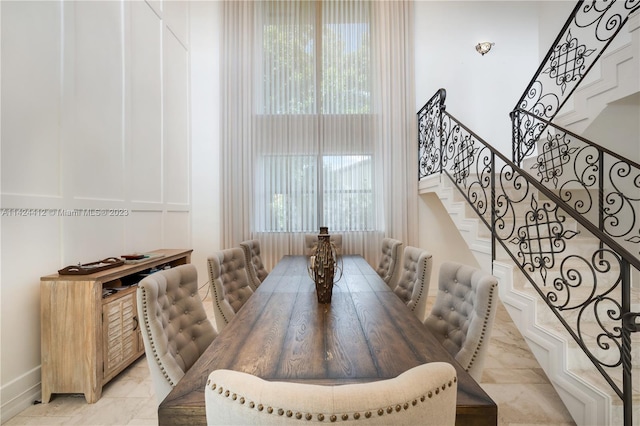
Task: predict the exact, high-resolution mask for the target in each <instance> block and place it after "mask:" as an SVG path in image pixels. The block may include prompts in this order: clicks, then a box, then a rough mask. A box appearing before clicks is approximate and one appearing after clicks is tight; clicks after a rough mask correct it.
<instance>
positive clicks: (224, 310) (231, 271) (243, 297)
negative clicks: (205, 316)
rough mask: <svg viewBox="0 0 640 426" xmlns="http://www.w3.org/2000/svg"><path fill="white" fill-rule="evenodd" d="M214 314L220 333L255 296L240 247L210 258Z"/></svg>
mask: <svg viewBox="0 0 640 426" xmlns="http://www.w3.org/2000/svg"><path fill="white" fill-rule="evenodd" d="M207 265H208V270H209V286H210V289H211V295H212V299H213V314H214V317H215V321H216V328H217V330H218V333H220V332H221V331H222V330H223V329H224V327H226V326H227V324H229V321H231V319H232V318H233V317H234V316H235V314H236V312H238V311H239V310H240V308H242V306H243V305H244V304H245V302H246V301H247V300H249V297H251V296H252V295H253V290H252V288H251V284H252V282H251V278H249V271H248V268H247V263H246V258H245V255H244V252H243V251H242V249H241V248H240V247H234V248H230V249H225V250H219V251H217V252H215V253H214V254H213V255H212V256H209V257H208V258H207Z"/></svg>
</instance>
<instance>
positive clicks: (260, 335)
mask: <svg viewBox="0 0 640 426" xmlns="http://www.w3.org/2000/svg"><path fill="white" fill-rule="evenodd" d="M435 361H445V362H449V363H451V364H453V366H454V367H455V368H456V370H457V375H458V397H457V409H456V424H459V425H496V424H497V421H498V420H497V418H498V408H497V405H496V403H495V402H494V401H493V400H492V399H491V398H490V397H489V395H487V393H486V392H485V391H484V390H483V389H482V388H481V387H480V385H479V384H478V383H477V382H476V381H475V380H474V379H473V378H472V377H471V376H470V375H469V374H468V373H467V372H466V371H465V370H464V369H463V368H462V367H461V366H460V365H459V364H458V363H457V362H456V361H455V359H454V358H453V357H452V356H451V355H450V354H449V353H448V352H447V351H446V350H445V348H444V347H443V346H442V345H441V344H440V342H439V341H438V340H437V339H436V338H435V336H434V335H433V334H432V333H431V332H430V331H429V329H427V328H426V327H425V326H424V325H423V324H422V322H420V321H419V320H418V318H417V317H416V316H415V315H414V314H413V312H411V311H410V310H409V309H408V307H407V306H406V305H405V304H404V303H403V302H402V301H401V300H400V298H398V297H397V296H396V295H395V294H394V293H393V291H391V289H390V288H389V287H388V286H387V285H386V283H385V282H384V281H383V280H382V279H381V278H380V277H379V276H378V274H377V273H376V272H375V271H374V270H373V268H372V267H371V266H370V265H369V264H368V263H367V262H366V261H365V259H364V258H363V257H361V256H343V257H342V277H341V279H340V280H339V281H338V282H337V283H336V284H335V285H334V287H333V297H332V301H331V303H330V304H320V303H318V301H317V298H316V293H315V287H314V284H313V280H312V279H311V278H310V276H309V274H308V272H307V258H306V257H304V256H285V257H284V258H282V260H281V261H280V262H279V263H278V264H277V265H276V266H275V267H274V269H273V270H272V271H271V272H270V273H269V275H268V277H267V278H266V279H265V280H264V282H263V283H262V284H261V285H260V286H259V287H258V289H257V291H256V292H255V293H254V294H253V295H252V296H251V297H250V298H249V300H248V301H247V302H246V303H245V304H244V306H243V307H242V308H241V309H240V310H239V311H238V312H237V314H236V315H235V317H234V318H233V319H232V320H231V321H230V322H229V324H228V325H227V326H226V327H225V328H224V329H223V330H222V332H221V333H220V335H219V336H218V337H216V339H215V340H214V341H213V342H212V343H211V345H210V346H209V347H208V348H207V349H206V351H205V352H204V353H203V354H202V356H201V357H200V359H199V360H198V361H197V362H196V363H195V364H194V365H193V366H192V367H191V369H189V371H187V373H186V374H185V376H184V377H183V378H182V380H180V382H179V383H178V384H177V385H176V387H175V388H174V389H173V390H172V391H171V393H169V395H167V397H166V398H165V399H164V401H163V402H162V403H161V404H160V406H159V407H158V423H159V424H160V425H194V424H206V415H205V401H204V388H205V383H206V381H207V378H208V376H209V373H211V372H212V371H214V370H217V369H230V370H237V371H243V372H245V373H250V374H253V375H255V376H258V377H261V378H263V379H266V380H272V381H288V382H299V383H312V384H322V385H340V384H347V383H361V382H370V381H375V380H383V379H390V378H393V377H396V376H398V375H399V374H401V373H403V372H405V371H407V370H409V369H411V368H413V367H415V366H418V365H420V364H424V363H428V362H435Z"/></svg>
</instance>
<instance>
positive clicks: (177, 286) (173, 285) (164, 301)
mask: <svg viewBox="0 0 640 426" xmlns="http://www.w3.org/2000/svg"><path fill="white" fill-rule="evenodd" d="M136 303H137V308H138V315H140V319H141V324H140V329H141V332H142V341H143V342H144V349H145V353H146V357H147V363H148V364H149V370H150V372H151V379H152V382H153V386H154V389H155V394H156V399H157V401H158V404H160V403H161V402H162V400H163V399H164V398H165V397H166V396H167V394H168V393H169V392H170V391H171V389H173V387H174V386H175V385H176V384H177V383H178V382H179V381H180V379H181V378H182V377H183V376H184V374H185V373H186V372H187V370H189V368H191V366H192V365H193V364H194V363H195V362H196V360H197V359H198V358H200V355H202V353H203V352H204V350H205V349H206V348H207V347H208V346H209V344H211V342H212V341H213V339H214V338H215V337H216V336H217V333H216V332H215V330H214V328H213V325H212V324H211V322H210V321H209V320H208V319H207V313H206V312H205V310H204V306H203V304H202V300H201V299H200V295H199V294H198V273H197V271H196V267H195V266H194V265H191V264H187V265H180V266H176V267H174V268H171V269H167V270H163V271H159V272H156V273H154V274H151V275H149V276H147V277H145V278H143V279H142V280H141V281H140V283H138V289H137V298H136Z"/></svg>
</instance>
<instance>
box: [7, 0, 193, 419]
mask: <svg viewBox="0 0 640 426" xmlns="http://www.w3.org/2000/svg"><path fill="white" fill-rule="evenodd" d="M0 8H1V19H2V22H1V31H2V34H1V40H2V46H1V64H2V69H1V72H2V73H1V77H2V86H1V90H2V92H1V95H2V96H1V97H2V117H1V138H2V139H1V164H2V169H1V173H2V175H1V177H2V181H1V192H2V200H1V207H2V208H3V209H10V208H34V209H46V210H40V211H39V212H40V213H45V212H46V213H47V216H46V217H36V216H33V215H32V216H29V217H17V216H10V217H7V216H5V217H2V218H1V224H0V229H1V237H2V244H1V261H2V270H1V287H0V288H1V292H2V293H1V296H2V297H1V302H0V303H1V310H0V318H1V329H0V336H1V338H2V341H3V342H11V344H3V345H1V348H0V357H1V360H0V363H1V365H2V370H1V375H0V386H1V388H0V390H1V404H2V406H1V410H2V420H3V421H4V420H6V419H7V418H9V417H11V416H12V415H14V414H16V413H17V412H18V411H20V410H21V409H23V408H24V407H26V406H27V405H28V404H30V403H31V402H32V401H33V400H35V399H38V398H39V396H40V386H39V383H40V323H39V322H40V294H39V287H40V286H39V284H40V283H39V278H40V277H41V276H43V275H48V274H51V273H55V272H56V271H57V270H58V269H60V268H62V267H64V266H67V265H70V264H76V263H78V262H82V263H86V262H90V261H95V260H98V259H102V258H105V257H107V256H119V255H121V254H125V253H128V252H134V251H139V252H144V251H148V250H152V249H156V248H162V247H167V248H183V247H185V248H188V247H191V229H190V228H191V191H190V188H191V147H190V142H189V141H190V134H189V131H190V128H189V122H190V111H189V102H190V101H189V95H190V93H189V48H188V46H189V33H188V28H189V15H188V4H187V3H184V2H166V3H160V2H150V3H147V2H144V1H136V2H118V1H105V2H60V1H43V2H22V1H17V2H13V1H2V2H1V3H0ZM50 209H67V210H71V209H118V210H121V211H124V212H126V213H127V214H128V215H127V216H124V217H113V216H105V217H95V216H80V217H68V216H67V217H62V216H60V215H52V213H51V210H50ZM5 212H7V210H5ZM60 340H61V342H63V341H64V336H60ZM61 344H62V343H61Z"/></svg>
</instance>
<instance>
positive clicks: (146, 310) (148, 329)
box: [140, 287, 176, 387]
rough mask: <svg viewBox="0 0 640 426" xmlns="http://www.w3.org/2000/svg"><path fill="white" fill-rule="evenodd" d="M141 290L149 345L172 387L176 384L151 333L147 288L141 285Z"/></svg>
mask: <svg viewBox="0 0 640 426" xmlns="http://www.w3.org/2000/svg"><path fill="white" fill-rule="evenodd" d="M140 290H142V296H141V298H142V310H143V316H144V327H145V329H146V330H147V336H148V337H149V345H150V346H151V348H152V350H153V358H154V359H155V360H156V364H157V365H158V367H160V371H162V375H163V376H164V378H165V379H166V380H167V382H168V383H169V385H171V387H175V386H176V384H175V383H174V382H173V380H171V377H169V374H168V373H167V371H166V370H165V368H164V364H163V363H162V361H161V360H160V356H159V355H158V351H157V349H156V342H155V340H153V334H151V326H150V324H149V319H148V318H149V315H148V314H147V312H148V307H147V305H148V300H147V297H148V296H147V290H146V289H145V288H144V287H140Z"/></svg>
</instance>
